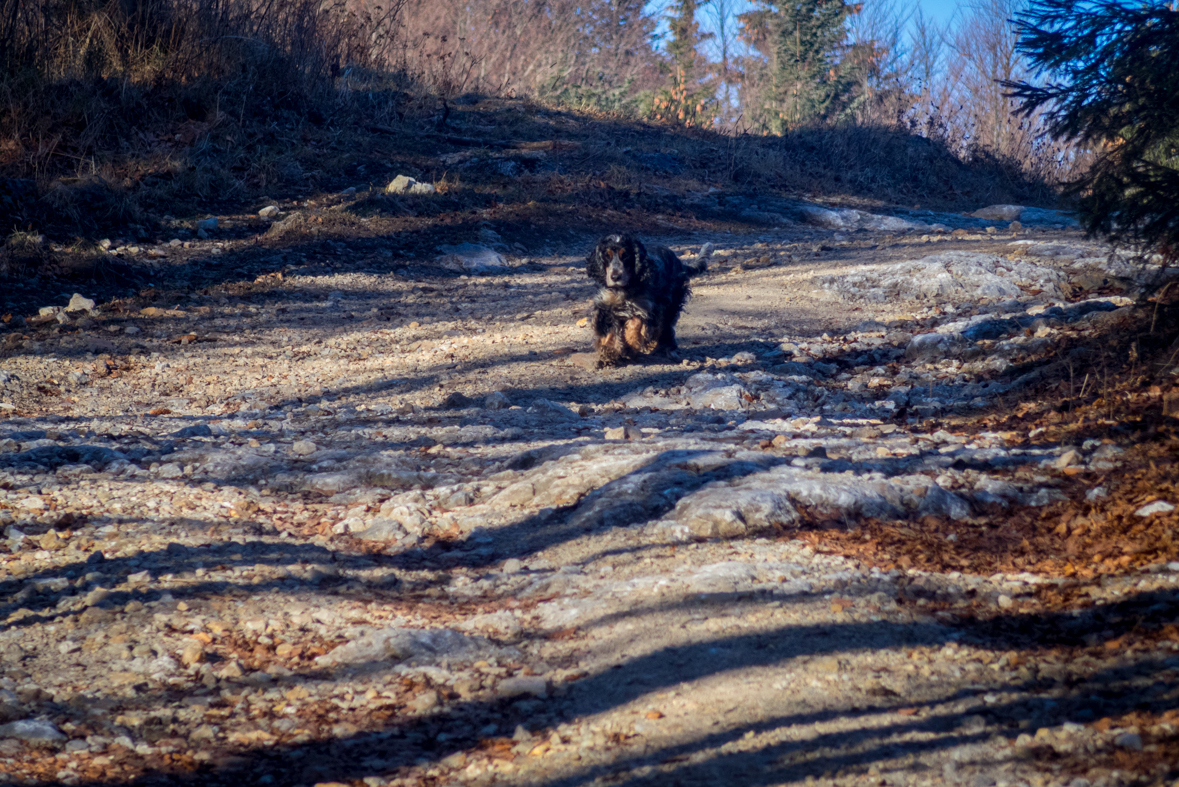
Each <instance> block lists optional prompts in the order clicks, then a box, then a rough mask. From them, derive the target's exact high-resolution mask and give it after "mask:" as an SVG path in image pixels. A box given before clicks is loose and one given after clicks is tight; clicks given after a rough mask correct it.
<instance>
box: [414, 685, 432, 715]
mask: <svg viewBox="0 0 1179 787" xmlns="http://www.w3.org/2000/svg"><path fill="white" fill-rule="evenodd" d="M409 707H411V708H413V709H414V710H416V711H418V712H424V711H428V710H430V709H431V708H437V707H438V692H436V691H434V690H433V689H430V690H428V691H423V692H422V693H421V694H419V695H418V696H416V697H414V698H413V699H412V700H410V701H409Z"/></svg>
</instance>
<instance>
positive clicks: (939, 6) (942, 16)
mask: <svg viewBox="0 0 1179 787" xmlns="http://www.w3.org/2000/svg"><path fill="white" fill-rule="evenodd" d="M959 5H961V3H957V2H954V0H921V10H922V11H924V12H925V13H927V14H929V16H930V17H932V18H933V19H935V20H937V21H938V22H939V23H942V24H945V23H946V22H948V21H949V20H950V17H951V16H953V15H954V11H956V10H957V9H958V6H959Z"/></svg>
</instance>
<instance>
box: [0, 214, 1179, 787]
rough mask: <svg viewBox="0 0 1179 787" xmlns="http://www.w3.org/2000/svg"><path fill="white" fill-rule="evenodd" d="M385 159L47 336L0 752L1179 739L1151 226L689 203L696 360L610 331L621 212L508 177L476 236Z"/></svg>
mask: <svg viewBox="0 0 1179 787" xmlns="http://www.w3.org/2000/svg"><path fill="white" fill-rule="evenodd" d="M374 199H378V198H374ZM379 199H383V198H379ZM366 200H367V198H365V197H364V196H363V195H360V196H355V195H353V196H351V197H349V198H348V199H343V200H341V201H340V203H339V204H340V205H341V206H342V207H341V208H340V209H339V210H338V211H336V212H335V214H338V215H344V216H359V217H360V218H356V219H354V220H352V219H350V220H349V221H355V222H356V227H357V234H358V235H361V237H359V238H357V239H351V238H348V237H347V232H346V229H339V228H337V231H338V233H339V234H338V235H333V236H331V238H318V237H314V238H310V239H309V238H308V237H307V236H306V235H304V234H302V233H304V232H306V231H307V230H306V227H304V228H303V230H299V233H300V234H296V235H293V236H291V237H290V239H288V240H287V241H283V240H282V238H283V236H282V233H281V232H273V231H271V230H269V229H268V227H271V226H273V225H270V224H266V223H264V222H262V221H261V220H260V219H254V218H248V217H244V216H240V217H230V222H231V224H235V225H236V226H237V227H238V230H237V234H238V237H230V238H220V239H212V240H208V241H203V242H195V243H194V245H193V246H192V247H191V248H189V249H184V247H183V246H180V247H179V248H180V249H184V251H183V252H180V251H177V252H175V253H171V252H170V254H172V255H173V256H165V257H161V258H160V259H164V260H167V263H166V265H167V266H171V268H169V270H172V271H173V274H171V275H178V274H175V270H177V269H179V268H181V267H183V266H191V268H192V270H194V271H200V270H203V269H204V266H205V265H206V264H208V265H210V266H213V268H214V269H215V270H221V271H229V270H235V269H239V270H240V268H241V267H243V266H245V265H249V264H254V261H255V260H259V259H266V260H268V262H267V263H266V265H267V266H268V267H267V269H266V270H259V271H258V272H257V274H251V275H249V276H236V277H230V278H231V279H232V280H230V281H228V282H225V281H223V280H221V279H217V280H214V281H210V282H208V286H207V287H204V288H201V289H195V290H194V289H174V290H166V289H164V288H163V287H159V288H157V289H155V290H149V291H146V292H145V293H143V294H140V295H136V296H134V297H128V298H124V299H120V300H115V301H112V302H109V303H105V304H101V306H100V307H99V308H98V309H97V310H96V311H95V312H94V313H85V314H83V313H80V312H75V313H73V314H65V313H62V316H61V317H60V318H59V316H58V315H57V314H53V313H50V314H47V315H45V317H38V318H30V319H29V320H28V322H27V324H26V325H25V326H24V327H22V328H20V329H12V330H10V331H9V332H8V335H7V336H6V339H5V344H4V349H5V355H6V357H5V358H4V360H3V362H2V365H0V375H2V380H3V385H4V399H3V404H2V406H3V408H4V412H5V414H6V417H5V418H4V419H3V421H0V440H3V443H0V446H2V447H3V450H4V451H5V453H3V454H0V464H2V465H3V468H4V470H3V476H2V477H0V486H3V487H4V491H3V498H2V500H0V505H2V506H3V508H2V509H0V519H2V520H3V522H4V526H5V528H6V530H5V535H6V540H5V541H4V542H0V543H3V544H4V545H5V547H6V548H7V550H8V551H7V552H6V553H0V566H2V568H0V620H2V621H3V623H2V624H0V663H2V665H3V677H2V678H0V721H2V722H5V723H7V725H8V726H6V727H0V732H2V734H3V736H4V737H0V773H3V774H4V778H7V779H9V780H18V781H21V782H24V783H30V784H43V783H46V784H47V783H65V784H122V783H129V782H130V781H131V780H133V779H143V780H144V781H143V783H174V784H181V783H200V784H229V783H240V782H242V781H243V780H251V781H254V782H258V783H262V784H307V785H312V784H321V783H331V782H337V783H347V784H361V783H364V784H368V785H380V784H386V783H388V784H397V785H447V784H494V783H505V784H535V785H582V784H633V785H638V784H652V785H656V784H658V785H665V784H683V785H696V784H699V785H704V784H719V783H725V784H743V785H744V784H748V785H761V784H765V785H776V784H791V783H796V782H811V781H817V782H819V783H823V784H862V783H874V784H933V783H964V784H971V785H982V786H983V787H985V786H986V785H990V784H1030V785H1042V784H1069V783H1073V784H1076V783H1077V782H1075V781H1074V779H1076V778H1085V779H1088V780H1089V783H1091V784H1127V783H1158V784H1164V783H1171V782H1173V781H1174V780H1175V779H1176V778H1179V771H1177V770H1176V766H1175V763H1176V762H1177V761H1179V733H1177V728H1176V724H1177V723H1179V708H1177V704H1176V703H1177V699H1179V629H1177V628H1176V622H1177V618H1176V616H1177V615H1179V599H1177V597H1176V587H1177V585H1179V562H1176V561H1177V560H1179V555H1177V554H1176V552H1177V551H1179V547H1177V546H1176V544H1175V543H1174V527H1175V524H1176V521H1177V520H1176V512H1175V509H1174V508H1172V507H1171V506H1172V505H1173V504H1176V503H1179V500H1176V499H1175V498H1176V496H1177V495H1176V493H1175V488H1174V485H1173V484H1174V478H1175V473H1174V466H1173V462H1174V446H1175V442H1174V440H1175V438H1174V432H1173V423H1174V422H1173V420H1172V419H1170V418H1169V417H1168V416H1167V415H1166V412H1168V411H1172V410H1173V407H1174V404H1173V399H1172V397H1173V394H1172V392H1171V391H1172V385H1171V382H1170V380H1172V379H1173V377H1172V376H1171V372H1172V371H1173V368H1174V367H1173V364H1174V362H1175V359H1174V358H1173V357H1171V356H1170V355H1169V354H1168V352H1169V351H1170V352H1173V348H1168V347H1167V343H1168V341H1169V340H1170V339H1173V336H1167V335H1166V334H1165V326H1167V325H1170V324H1172V322H1173V315H1172V306H1170V305H1169V304H1168V303H1166V302H1165V298H1164V300H1163V301H1160V302H1158V303H1150V304H1146V305H1141V306H1135V305H1133V304H1134V302H1135V299H1136V298H1137V297H1138V295H1139V294H1140V292H1141V287H1142V285H1143V281H1144V279H1143V276H1144V275H1149V274H1150V273H1151V272H1150V270H1149V268H1148V267H1147V268H1143V267H1142V266H1141V265H1139V264H1137V263H1134V262H1133V261H1130V260H1126V259H1122V258H1119V257H1117V256H1116V255H1115V256H1112V257H1111V256H1110V254H1109V250H1107V249H1103V248H1101V247H1099V246H1097V245H1095V244H1090V243H1086V242H1084V241H1082V240H1081V239H1080V238H1079V237H1078V236H1077V235H1076V234H1075V233H1074V232H1072V231H1071V230H1068V229H1065V228H1062V227H1061V226H1059V225H1060V217H1057V216H1051V215H1045V217H1044V218H1043V219H1042V220H1040V221H1039V222H1037V221H1032V220H1030V219H1028V220H1025V224H1026V225H1027V226H1024V227H1014V228H1012V227H1009V226H1008V225H1007V224H1006V222H992V223H991V224H992V226H994V229H993V230H992V231H991V232H988V231H987V230H986V226H987V222H984V221H979V220H977V219H972V218H969V217H965V216H961V215H956V214H928V215H923V216H921V217H916V216H913V215H910V214H905V216H906V217H907V218H906V219H905V220H907V221H912V220H914V219H920V220H921V221H922V222H924V224H923V225H921V226H918V225H911V226H910V227H909V228H908V229H899V230H892V231H891V232H886V231H884V230H873V229H864V228H863V227H865V226H868V225H873V222H874V221H876V219H879V217H876V219H873V218H872V217H871V216H862V215H861V216H858V217H855V221H856V222H858V224H856V225H855V226H851V227H850V228H845V229H842V230H835V231H833V230H831V229H821V228H819V227H816V226H812V225H797V224H792V223H791V222H789V221H788V220H787V221H784V222H782V223H783V225H786V226H782V227H778V228H769V227H762V228H761V229H760V230H756V229H753V228H751V227H750V226H748V225H743V226H738V225H736V224H734V225H733V226H732V227H729V228H728V229H729V230H731V231H728V232H726V231H725V229H726V228H725V227H724V226H712V225H710V226H709V227H706V228H701V229H699V231H696V232H690V231H689V230H690V229H691V228H683V227H681V228H678V229H675V228H665V229H668V231H669V232H676V233H677V234H675V235H671V236H665V237H664V238H663V240H665V241H667V242H669V243H671V244H672V245H673V246H674V247H675V248H676V249H677V250H678V251H680V252H681V253H683V254H685V255H689V254H692V253H695V252H696V251H697V250H698V249H699V248H700V246H701V244H703V243H704V242H705V241H708V242H711V243H713V244H714V245H715V246H716V247H717V251H716V252H715V254H714V256H713V258H712V260H711V266H712V269H711V271H710V273H709V274H708V276H707V277H706V278H704V279H702V280H700V283H699V285H698V287H697V288H696V295H695V299H694V300H693V301H692V303H691V304H690V305H689V308H688V312H687V314H686V316H685V318H684V320H683V322H682V323H681V343H682V345H683V355H684V359H683V360H682V361H678V360H676V361H670V362H669V361H667V360H665V359H663V360H661V359H651V360H649V361H646V362H644V363H639V364H635V365H632V366H627V367H624V368H620V369H614V370H598V369H594V368H593V367H592V363H590V361H591V360H592V359H588V358H586V357H585V356H584V354H583V353H584V351H585V350H586V349H587V348H588V346H589V338H590V337H589V335H588V329H587V328H585V327H583V326H582V325H579V319H580V318H582V317H584V316H586V313H587V312H586V307H587V304H588V301H589V298H590V296H591V294H592V293H591V290H590V288H589V285H588V283H587V282H586V281H585V278H584V273H583V270H582V263H581V257H582V255H583V254H584V252H585V250H586V249H587V248H588V247H589V245H590V244H591V243H592V240H593V238H592V236H590V235H588V234H585V235H580V234H575V233H570V234H569V235H568V237H561V236H554V235H548V236H546V237H545V240H544V241H543V244H544V245H539V246H537V247H529V246H528V244H527V240H528V238H527V233H522V234H519V235H517V236H514V235H513V234H512V232H513V231H514V230H513V228H514V227H515V225H514V224H512V223H510V222H506V221H505V222H504V223H502V224H501V223H497V222H499V221H500V219H498V218H497V217H496V215H495V214H494V213H486V214H480V215H479V216H478V219H479V221H477V222H476V221H472V222H470V223H469V224H460V225H457V226H453V227H451V228H450V230H449V231H448V233H447V234H446V235H445V236H440V237H439V238H437V240H439V241H444V242H449V243H457V242H463V241H468V242H481V243H485V244H492V245H495V244H499V243H501V242H502V243H503V246H502V247H501V250H502V252H503V253H504V258H503V260H502V265H498V266H495V267H490V268H483V269H480V270H478V271H474V270H467V272H466V273H464V271H463V269H462V267H461V264H460V265H459V267H457V268H455V267H453V266H454V264H455V263H454V262H453V259H451V260H449V261H448V260H447V259H443V260H441V261H439V260H436V257H437V252H436V251H435V250H434V249H433V248H432V247H430V246H429V245H428V244H425V243H424V242H423V243H422V244H420V245H417V246H414V247H413V248H412V250H410V249H405V248H397V247H396V246H394V245H392V244H390V243H388V242H387V240H382V241H381V242H376V241H375V240H373V239H366V238H365V237H363V224H361V222H363V215H364V210H365V209H366V208H365V205H366V204H369V203H368V202H366ZM429 204H430V203H429V202H426V201H423V202H422V203H421V204H420V205H419V207H418V208H417V209H418V210H419V211H420V210H426V209H428V208H429ZM283 207H284V214H286V215H287V216H288V217H289V215H291V213H292V212H293V211H289V210H287V209H286V207H287V206H283ZM302 215H303V220H304V221H307V220H308V215H307V214H306V213H304V214H302ZM1029 215H1031V214H1029ZM314 218H315V216H314V215H312V216H311V219H312V220H313V219H314ZM894 218H901V217H900V216H896V217H894ZM279 220H280V221H281V218H280V219H279ZM328 220H329V221H330V220H331V217H329V218H328ZM816 220H818V221H832V222H833V221H835V219H832V218H831V217H829V216H828V217H823V216H819V217H818V218H817V219H816ZM843 220H844V221H850V219H849V217H848V216H846V215H845V216H844V218H843ZM255 223H257V225H258V226H257V227H255V226H254V224H255ZM938 224H940V225H942V226H941V227H937V226H934V225H938ZM878 225H879V222H878V221H877V222H876V224H875V225H873V226H878ZM290 226H291V227H292V228H294V227H295V226H296V225H295V224H292V225H290ZM348 226H352V225H351V224H349V225H348ZM898 226H899V225H898ZM245 228H248V230H249V231H245ZM231 229H232V227H231ZM255 230H257V232H255ZM951 230H957V232H954V233H953V234H951ZM264 232H265V234H264ZM514 243H518V244H519V246H513V245H512V244H514ZM301 244H306V245H305V246H303V245H301ZM169 248H177V247H169ZM262 249H267V250H266V251H263V250H262ZM407 252H410V253H412V254H413V256H409V253H407ZM234 262H240V263H242V264H241V265H239V266H235V265H234V264H233V263H234ZM164 264H165V263H161V265H164ZM448 265H450V266H452V267H447V266H448ZM475 272H477V273H479V274H480V275H469V274H471V273H475ZM162 280H164V279H162ZM60 300H61V303H62V304H63V303H64V299H60ZM59 305H60V304H59ZM1127 358H1133V359H1134V360H1133V361H1131V362H1127V360H1126V359H1127ZM1160 503H1161V504H1162V505H1159V504H1160ZM1152 506H1153V508H1152ZM1144 511H1146V513H1143V512H1144Z"/></svg>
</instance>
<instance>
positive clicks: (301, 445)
mask: <svg viewBox="0 0 1179 787" xmlns="http://www.w3.org/2000/svg"><path fill="white" fill-rule="evenodd" d="M318 450H319V446H317V445H316V444H315V443H313V442H311V441H310V440H296V441H295V442H294V443H292V444H291V453H292V454H294V455H295V456H310V455H311V454H313V453H315V452H316V451H318Z"/></svg>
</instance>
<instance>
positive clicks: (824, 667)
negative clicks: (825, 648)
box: [814, 656, 840, 673]
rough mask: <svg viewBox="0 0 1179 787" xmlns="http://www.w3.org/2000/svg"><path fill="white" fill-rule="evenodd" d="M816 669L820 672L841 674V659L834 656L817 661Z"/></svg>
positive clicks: (815, 662)
mask: <svg viewBox="0 0 1179 787" xmlns="http://www.w3.org/2000/svg"><path fill="white" fill-rule="evenodd" d="M814 667H815V669H816V670H817V671H819V672H828V673H836V672H839V670H840V666H839V659H837V658H835V657H834V656H826V657H824V658H821V659H815V661H814Z"/></svg>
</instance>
